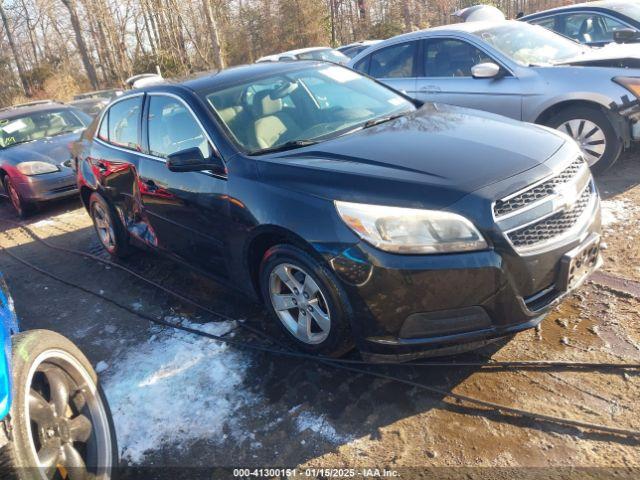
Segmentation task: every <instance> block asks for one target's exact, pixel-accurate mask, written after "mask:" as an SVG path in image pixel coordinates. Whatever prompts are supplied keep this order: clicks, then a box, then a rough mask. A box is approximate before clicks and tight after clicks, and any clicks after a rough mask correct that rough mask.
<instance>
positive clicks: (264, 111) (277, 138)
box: [252, 90, 299, 148]
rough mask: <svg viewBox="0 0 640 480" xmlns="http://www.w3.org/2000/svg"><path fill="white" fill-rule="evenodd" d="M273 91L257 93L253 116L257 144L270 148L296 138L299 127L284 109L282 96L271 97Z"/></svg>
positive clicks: (260, 146) (254, 100)
mask: <svg viewBox="0 0 640 480" xmlns="http://www.w3.org/2000/svg"><path fill="white" fill-rule="evenodd" d="M272 93H273V92H272V91H270V90H269V91H262V92H259V93H256V95H255V96H254V99H253V105H252V109H253V116H254V119H255V120H254V131H255V137H256V138H255V139H256V145H257V146H258V147H259V148H269V147H272V146H273V145H275V144H276V143H279V142H281V141H282V140H285V141H286V139H290V138H295V135H296V133H298V132H299V127H298V125H297V124H296V122H295V120H294V119H293V117H292V116H291V115H289V114H288V113H287V112H284V111H283V101H282V99H281V98H271V95H272Z"/></svg>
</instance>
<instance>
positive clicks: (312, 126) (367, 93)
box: [202, 65, 416, 154]
mask: <svg viewBox="0 0 640 480" xmlns="http://www.w3.org/2000/svg"><path fill="white" fill-rule="evenodd" d="M250 91H252V92H255V93H253V94H252V95H251V98H250V97H249V96H248V92H250ZM202 95H203V96H204V98H205V99H206V101H207V102H208V103H209V104H210V105H211V107H213V109H214V111H215V112H216V114H217V116H218V117H219V118H220V120H221V122H222V123H223V125H224V126H225V127H226V128H227V130H228V131H229V133H230V134H231V136H232V138H233V139H234V140H235V141H236V142H237V143H238V144H239V145H240V146H241V147H242V148H243V149H244V150H246V151H248V152H249V153H254V154H256V153H259V152H260V151H261V150H264V149H269V148H277V147H279V146H280V145H284V144H286V143H288V142H298V141H322V140H325V139H328V138H331V137H335V136H337V135H340V134H346V133H347V132H349V131H354V130H356V129H357V127H360V126H363V125H364V124H365V123H366V122H367V121H368V120H372V119H376V118H379V117H385V116H387V115H395V114H402V113H408V112H410V111H413V110H415V108H416V107H415V105H413V104H412V103H411V102H409V101H408V100H406V99H405V98H404V97H402V96H400V95H398V94H397V93H395V92H394V91H393V90H391V89H389V88H387V87H384V86H383V85H380V84H378V83H377V82H374V81H372V80H371V79H369V78H367V77H364V76H362V75H360V74H359V73H357V72H355V71H353V70H351V69H348V68H344V67H340V66H338V65H326V66H323V67H320V68H318V67H313V68H309V67H300V68H299V69H296V70H292V71H287V72H285V73H278V74H274V75H272V76H271V77H267V78H262V79H253V80H247V81H246V83H243V84H239V85H236V86H233V87H228V88H225V89H223V90H216V91H211V92H203V93H202ZM249 98H250V100H249Z"/></svg>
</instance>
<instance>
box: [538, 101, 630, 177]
mask: <svg viewBox="0 0 640 480" xmlns="http://www.w3.org/2000/svg"><path fill="white" fill-rule="evenodd" d="M547 125H548V126H549V127H552V128H555V129H558V130H560V131H561V132H563V133H566V134H567V135H569V136H570V137H572V138H573V139H574V140H575V141H576V142H578V145H580V148H581V149H582V153H583V154H584V157H585V160H586V161H587V163H588V164H589V166H590V167H591V170H592V171H593V172H594V173H602V172H604V171H605V170H607V169H608V168H610V167H611V166H612V165H613V164H614V163H615V162H616V160H618V158H619V157H620V154H621V153H622V147H623V144H622V141H621V140H620V138H618V135H617V133H616V131H615V129H614V128H613V125H612V124H611V121H610V120H609V118H608V117H607V115H606V114H605V113H604V112H603V111H602V110H601V109H599V108H596V107H585V106H580V107H569V108H566V109H564V110H562V111H560V113H558V114H556V115H554V116H553V117H552V118H551V119H549V122H548V123H547Z"/></svg>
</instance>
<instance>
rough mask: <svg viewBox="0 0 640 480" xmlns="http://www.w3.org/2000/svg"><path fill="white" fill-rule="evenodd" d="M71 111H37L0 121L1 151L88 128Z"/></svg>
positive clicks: (82, 120)
mask: <svg viewBox="0 0 640 480" xmlns="http://www.w3.org/2000/svg"><path fill="white" fill-rule="evenodd" d="M87 124H88V122H87V123H84V116H82V119H81V118H80V117H79V116H78V115H76V114H74V113H73V112H72V111H71V110H69V109H60V110H44V111H36V112H33V113H30V114H27V115H24V114H23V115H16V116H14V117H9V118H4V119H2V120H0V149H2V148H7V147H10V146H12V145H17V144H20V143H26V142H32V141H34V140H39V139H41V138H47V137H55V136H57V135H63V134H66V133H71V132H75V131H79V130H82V129H83V128H85V127H86V125H87Z"/></svg>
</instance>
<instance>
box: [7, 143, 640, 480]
mask: <svg viewBox="0 0 640 480" xmlns="http://www.w3.org/2000/svg"><path fill="white" fill-rule="evenodd" d="M599 187H600V190H601V193H602V196H603V197H604V198H605V202H604V221H605V233H604V236H605V242H606V244H607V248H606V250H605V252H604V257H605V265H604V267H603V270H604V271H605V272H607V273H610V274H613V275H616V276H621V277H624V278H626V279H629V280H632V281H636V282H640V153H638V152H637V151H636V152H633V153H631V154H627V155H626V157H625V158H624V160H623V161H621V162H620V163H618V164H617V165H616V166H615V167H614V168H613V169H612V170H611V171H610V172H609V173H608V174H606V175H605V176H604V177H602V178H601V179H599ZM0 218H9V219H13V220H15V217H14V216H13V214H12V212H11V211H10V209H9V208H8V206H7V204H6V202H4V203H3V204H2V206H1V207H0ZM28 223H29V224H30V225H31V227H33V228H34V229H35V230H36V231H37V232H38V233H39V234H40V235H42V236H43V237H47V238H48V239H50V241H51V242H55V243H56V244H58V245H64V246H67V247H70V248H77V249H81V250H84V251H88V252H94V253H100V252H101V250H100V247H99V245H98V243H97V240H96V239H95V237H94V233H93V230H92V229H91V226H90V221H89V218H88V216H87V215H86V213H85V212H84V210H82V209H81V208H80V207H79V203H78V202H76V201H75V200H74V201H70V202H65V203H61V204H57V205H53V206H51V207H50V208H48V209H47V210H45V211H43V212H41V213H40V214H39V215H38V216H36V217H35V218H33V219H31V220H30V221H29V222H28ZM0 227H1V230H2V234H0V244H1V245H2V246H4V247H5V248H7V249H9V250H10V251H11V252H13V253H15V254H16V255H19V256H20V257H22V258H25V259H28V260H29V261H31V262H33V263H35V264H37V265H39V266H41V267H44V268H46V269H48V270H51V271H52V272H55V273H56V274H58V275H60V276H63V277H64V278H68V279H69V280H72V281H80V282H82V283H83V284H84V285H85V286H87V287H88V288H91V289H92V290H94V291H95V292H97V293H99V294H100V295H104V296H106V297H112V298H117V299H118V300H119V301H120V302H122V303H126V304H127V305H129V306H130V307H132V308H134V309H137V310H141V311H145V312H147V313H150V314H152V315H156V316H161V317H163V318H165V319H168V320H170V321H175V322H183V323H185V324H188V325H191V324H202V325H198V326H199V327H200V328H205V329H207V330H208V331H210V332H213V333H218V334H221V333H227V332H229V333H228V334H229V335H244V334H243V333H242V334H241V333H239V332H238V330H235V328H236V327H237V325H236V324H235V323H233V322H223V323H207V322H210V320H211V318H209V317H207V316H203V315H199V314H198V312H195V311H193V309H189V308H187V307H185V306H184V305H181V304H179V303H178V302H176V301H175V300H173V299H171V298H169V297H168V296H167V295H165V294H164V293H162V292H160V291H158V290H157V289H154V288H153V287H150V286H148V285H146V284H144V283H142V282H140V281H138V280H135V279H133V278H132V277H131V276H129V275H128V274H126V273H124V272H122V271H119V270H117V269H114V268H109V267H105V266H104V265H100V264H97V263H95V262H93V261H91V260H88V259H83V258H80V257H77V256H73V255H68V254H62V253H59V252H55V251H52V250H50V249H48V248H47V247H45V246H43V245H42V244H40V243H37V242H34V241H33V240H32V239H30V238H29V237H28V236H27V235H25V234H24V233H23V232H22V231H19V230H17V229H15V228H13V227H11V226H9V225H6V224H0ZM127 266H128V267H131V268H133V269H135V270H136V271H138V272H140V273H142V274H144V275H145V276H147V277H150V278H153V279H155V280H157V281H159V282H160V283H162V284H164V285H167V286H169V287H171V288H174V289H177V290H180V291H182V292H186V293H188V295H189V296H191V297H193V298H196V299H197V300H198V301H200V302H203V303H205V304H206V305H208V306H209V307H211V308H213V309H215V310H216V311H220V312H222V313H224V314H225V315H229V316H231V317H233V318H238V319H243V318H251V319H252V320H251V321H252V322H254V323H256V324H257V325H259V324H260V323H261V310H260V307H259V306H256V305H251V304H249V303H247V302H246V301H245V299H243V298H241V297H239V296H238V295H237V294H236V293H234V292H231V291H229V290H227V289H226V288H225V287H224V286H221V285H217V284H215V283H214V282H212V281H211V280H208V279H206V278H202V277H200V276H199V275H197V274H194V273H192V272H189V271H185V270H184V269H181V268H179V267H177V266H176V265H174V264H172V263H170V262H168V261H166V260H164V259H160V258H158V257H156V256H154V255H151V254H146V253H145V254H142V255H140V256H139V257H138V258H136V259H134V260H131V261H128V263H127ZM0 269H1V270H2V271H3V272H4V274H5V275H6V277H7V280H8V283H9V286H10V288H11V290H12V293H13V295H14V298H15V303H16V308H17V311H18V314H19V316H20V319H21V321H22V326H23V328H25V329H30V328H49V329H53V330H57V331H59V332H61V333H63V334H65V335H67V336H69V337H70V338H71V339H73V340H74V341H75V342H77V343H78V345H79V346H80V347H81V348H82V349H83V351H84V352H86V354H87V355H88V357H89V358H90V359H91V360H92V362H93V363H94V365H96V367H97V370H98V371H99V372H100V375H101V379H102V382H103V385H104V386H105V388H106V392H107V395H108V398H109V401H110V404H111V408H112V410H113V413H114V416H115V421H116V426H117V429H118V440H119V443H120V450H121V455H122V458H123V460H124V461H126V462H128V463H129V464H133V465H154V466H162V465H165V466H180V467H181V466H202V467H211V466H228V467H267V466H279V467H283V466H288V467H295V466H298V467H301V468H304V467H318V468H327V467H343V468H344V467H363V468H369V467H378V468H382V467H387V468H396V469H399V470H398V471H399V472H400V473H401V474H403V476H410V475H409V474H411V476H414V475H415V474H417V473H418V471H417V470H411V468H412V467H527V468H526V469H525V470H521V471H520V473H519V476H521V477H523V478H524V477H525V476H526V474H533V475H540V476H542V477H544V478H547V477H548V475H550V474H551V473H557V472H559V471H561V472H563V475H566V476H565V477H563V478H568V477H569V476H573V475H577V476H576V478H600V477H602V476H611V475H614V474H615V475H622V476H623V477H624V475H628V478H633V476H634V474H637V475H640V439H638V440H633V439H628V438H624V437H619V436H616V435H607V434H602V433H593V432H584V431H580V430H577V429H573V428H568V427H562V426H558V425H554V424H550V423H544V422H533V421H525V420H522V419H519V418H516V417H512V416H505V415H500V414H497V413H491V412H487V411H484V410H482V409H474V408H468V407H465V406H461V405H456V404H452V403H445V402H444V401H443V399H442V398H434V397H432V396H429V395H427V394H426V393H425V392H424V391H421V390H418V389H415V388H410V387H405V386H403V385H398V384H397V383H394V382H392V381H386V380H384V381H383V380H379V379H375V378H371V377H368V376H365V375H361V374H355V373H346V372H340V371H335V370H331V369H329V368H328V367H323V366H318V365H315V364H312V363H305V362H303V361H293V360H287V359H282V358H278V357H273V356H269V355H266V354H257V353H250V352H246V351H239V350H235V349H232V348H228V347H225V346H221V345H218V344H216V343H213V342H211V341H209V340H206V339H203V338H197V337H192V336H190V335H188V334H186V333H178V332H176V331H174V330H167V329H163V328H159V327H157V326H153V325H150V324H149V323H148V322H146V321H144V320H142V319H141V318H139V317H138V316H136V315H133V314H131V313H128V312H125V311H122V310H120V309H118V308H117V307H115V306H113V305H111V304H109V303H106V302H104V301H102V300H100V299H98V298H96V297H93V296H91V295H88V294H86V293H83V292H80V291H77V290H74V289H71V288H69V287H67V286H64V285H61V284H59V283H57V282H56V281H54V280H51V279H49V278H47V277H44V276H42V275H41V274H39V273H36V272H34V271H32V270H30V269H28V268H26V267H25V266H24V265H22V264H19V263H17V262H16V261H14V260H13V259H11V258H9V257H8V256H7V255H0ZM629 285H631V286H632V287H633V282H631V283H629V282H628V283H627V286H629ZM621 290H628V289H625V288H622V289H617V288H611V287H607V286H603V285H601V282H599V283H596V282H595V281H594V282H589V283H588V284H586V285H585V286H583V287H582V288H581V289H580V290H579V291H578V292H577V293H575V294H574V295H572V296H571V297H570V298H568V299H567V300H566V301H565V302H564V303H563V304H561V305H560V306H559V307H558V308H557V309H555V310H554V311H553V312H552V313H551V314H550V315H549V316H548V317H547V318H546V319H545V320H544V321H543V323H542V324H541V327H540V328H538V329H536V330H531V331H527V332H524V333H521V334H519V335H517V336H516V337H515V338H514V339H512V340H510V341H503V342H500V343H497V344H494V345H492V346H491V347H487V348H485V349H483V350H481V351H479V352H475V353H472V354H467V355H465V356H464V357H462V358H459V359H461V360H462V359H466V360H480V359H488V358H492V359H495V360H516V359H518V360H526V359H533V360H573V361H594V362H600V361H601V362H640V313H639V312H640V298H638V297H637V296H635V295H634V294H629V293H625V292H624V291H621ZM256 319H257V320H256ZM388 371H389V372H392V373H395V374H399V375H402V376H404V377H405V378H411V379H413V380H416V381H420V382H422V383H427V384H430V385H433V386H437V387H439V388H441V389H447V390H453V391H454V392H457V393H461V394H465V395H470V396H476V397H478V398H481V399H486V400H491V401H496V402H500V403H503V404H507V405H510V406H515V407H519V408H524V409H528V410H535V411H540V412H544V413H547V414H551V415H557V416H562V417H567V418H573V419H580V420H583V421H589V422H595V423H604V424H607V425H611V426H618V427H622V428H630V429H635V430H640V415H639V413H640V402H639V401H638V398H639V397H640V378H638V375H637V373H635V372H631V371H629V372H627V373H624V374H623V373H622V372H616V373H606V372H575V371H570V372H567V371H530V370H529V371H503V372H489V371H480V370H478V369H474V368H458V369H455V370H454V369H450V368H449V369H435V368H432V369H426V368H422V369H418V368H409V367H402V366H401V367H393V368H392V369H390V370H388ZM533 467H536V468H533ZM539 467H546V468H545V469H544V470H540V469H539ZM549 467H552V468H549ZM558 467H588V468H596V467H597V469H595V470H587V471H582V472H578V473H576V472H573V473H571V470H558ZM603 467H606V469H604V470H603V469H602V468H603ZM626 467H635V468H637V469H638V470H635V471H629V470H626ZM436 472H438V476H439V477H450V476H456V477H457V476H469V477H470V478H473V477H474V476H476V475H479V474H480V473H479V472H482V473H481V474H482V475H483V476H484V478H511V477H512V476H513V475H512V474H509V473H508V472H509V471H508V470H502V469H491V470H489V469H471V470H467V469H463V470H458V469H454V470H451V469H442V470H436ZM589 476H590V477H589ZM617 478H620V477H617ZM636 478H637V477H636Z"/></svg>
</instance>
